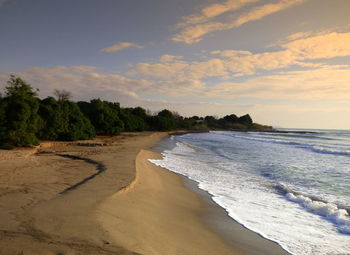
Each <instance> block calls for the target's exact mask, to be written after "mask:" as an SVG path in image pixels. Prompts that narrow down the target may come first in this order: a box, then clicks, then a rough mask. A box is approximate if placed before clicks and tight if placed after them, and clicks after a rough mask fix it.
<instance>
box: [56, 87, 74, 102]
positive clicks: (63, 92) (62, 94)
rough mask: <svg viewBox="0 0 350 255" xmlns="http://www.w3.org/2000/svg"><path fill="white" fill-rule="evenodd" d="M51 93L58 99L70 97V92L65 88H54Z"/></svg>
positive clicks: (67, 99) (65, 99) (68, 98)
mask: <svg viewBox="0 0 350 255" xmlns="http://www.w3.org/2000/svg"><path fill="white" fill-rule="evenodd" d="M53 94H54V95H55V96H56V98H57V100H58V101H69V100H70V99H71V93H70V92H68V91H66V90H64V89H63V90H58V89H55V90H54V92H53Z"/></svg>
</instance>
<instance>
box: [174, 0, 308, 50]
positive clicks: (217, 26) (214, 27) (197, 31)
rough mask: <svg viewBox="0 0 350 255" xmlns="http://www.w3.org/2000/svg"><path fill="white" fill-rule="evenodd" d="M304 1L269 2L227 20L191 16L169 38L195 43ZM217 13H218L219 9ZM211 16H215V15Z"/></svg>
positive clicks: (282, 0) (283, 0)
mask: <svg viewBox="0 0 350 255" xmlns="http://www.w3.org/2000/svg"><path fill="white" fill-rule="evenodd" d="M305 1H306V0H281V1H279V2H277V3H270V4H265V5H261V6H257V7H253V8H252V9H250V10H249V11H247V12H245V13H243V14H241V15H239V16H238V17H236V18H233V19H232V20H230V21H228V22H205V21H206V20H209V18H206V16H204V15H203V14H202V16H194V17H192V18H187V22H186V21H185V23H181V24H186V25H185V26H184V27H183V28H182V29H181V31H180V32H179V33H177V34H176V35H174V36H173V37H172V38H171V39H172V40H173V41H176V42H182V43H186V44H193V43H197V42H199V41H201V40H202V38H203V37H204V36H205V35H206V34H208V33H212V32H215V31H222V30H229V29H233V28H236V27H239V26H241V25H243V24H245V23H248V22H252V21H256V20H259V19H262V18H264V17H266V16H268V15H271V14H273V13H276V12H279V11H282V10H285V9H288V8H290V7H292V6H294V5H296V4H300V3H303V2H305ZM244 2H246V1H244ZM214 9H215V8H214ZM221 9H222V10H227V11H228V10H230V11H231V10H236V9H229V8H226V9H225V8H221ZM225 12H226V11H225ZM215 13H216V12H214V14H215ZM217 13H220V11H219V12H217ZM222 13H224V12H222ZM213 17H215V15H214V16H213ZM210 18H211V17H210ZM185 20H186V18H185ZM199 20H200V21H203V23H201V24H198V23H200V22H197V21H199ZM195 21H196V22H195ZM192 24H193V25H192Z"/></svg>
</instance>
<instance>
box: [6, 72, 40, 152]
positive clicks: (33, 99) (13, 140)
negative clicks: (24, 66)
mask: <svg viewBox="0 0 350 255" xmlns="http://www.w3.org/2000/svg"><path fill="white" fill-rule="evenodd" d="M38 109H39V99H38V98H37V94H36V92H34V91H33V89H32V87H31V86H30V85H29V84H27V83H26V82H25V81H24V80H22V79H21V78H19V77H16V76H14V75H11V77H10V79H9V81H8V82H7V86H6V87H5V96H4V97H2V98H0V145H3V147H4V146H5V147H9V146H32V145H37V144H38V143H39V140H38V138H37V137H36V133H37V132H38V130H39V129H40V124H41V121H40V116H39V114H38Z"/></svg>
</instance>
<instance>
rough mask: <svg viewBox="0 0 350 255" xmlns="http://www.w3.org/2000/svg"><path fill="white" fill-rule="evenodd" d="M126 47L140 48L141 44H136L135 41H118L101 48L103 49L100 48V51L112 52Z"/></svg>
mask: <svg viewBox="0 0 350 255" xmlns="http://www.w3.org/2000/svg"><path fill="white" fill-rule="evenodd" d="M128 48H137V49H142V48H143V46H141V45H138V44H136V43H132V42H120V43H117V44H114V45H112V46H109V47H106V48H103V49H101V51H103V52H106V53H112V52H117V51H122V50H126V49H128Z"/></svg>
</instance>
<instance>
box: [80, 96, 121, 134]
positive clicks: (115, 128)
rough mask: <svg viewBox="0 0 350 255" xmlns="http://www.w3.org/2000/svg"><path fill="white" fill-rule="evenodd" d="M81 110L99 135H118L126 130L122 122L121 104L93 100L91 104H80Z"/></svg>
mask: <svg viewBox="0 0 350 255" xmlns="http://www.w3.org/2000/svg"><path fill="white" fill-rule="evenodd" d="M78 105H79V107H80V110H81V111H82V112H83V113H84V114H85V116H87V117H88V118H89V119H90V121H91V123H92V125H93V126H94V127H95V130H96V133H97V134H99V135H116V134H119V133H120V132H121V131H123V129H124V123H123V121H122V120H120V118H119V115H120V106H119V103H111V102H107V101H101V100H100V99H93V100H91V101H90V103H86V102H79V103H78Z"/></svg>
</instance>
